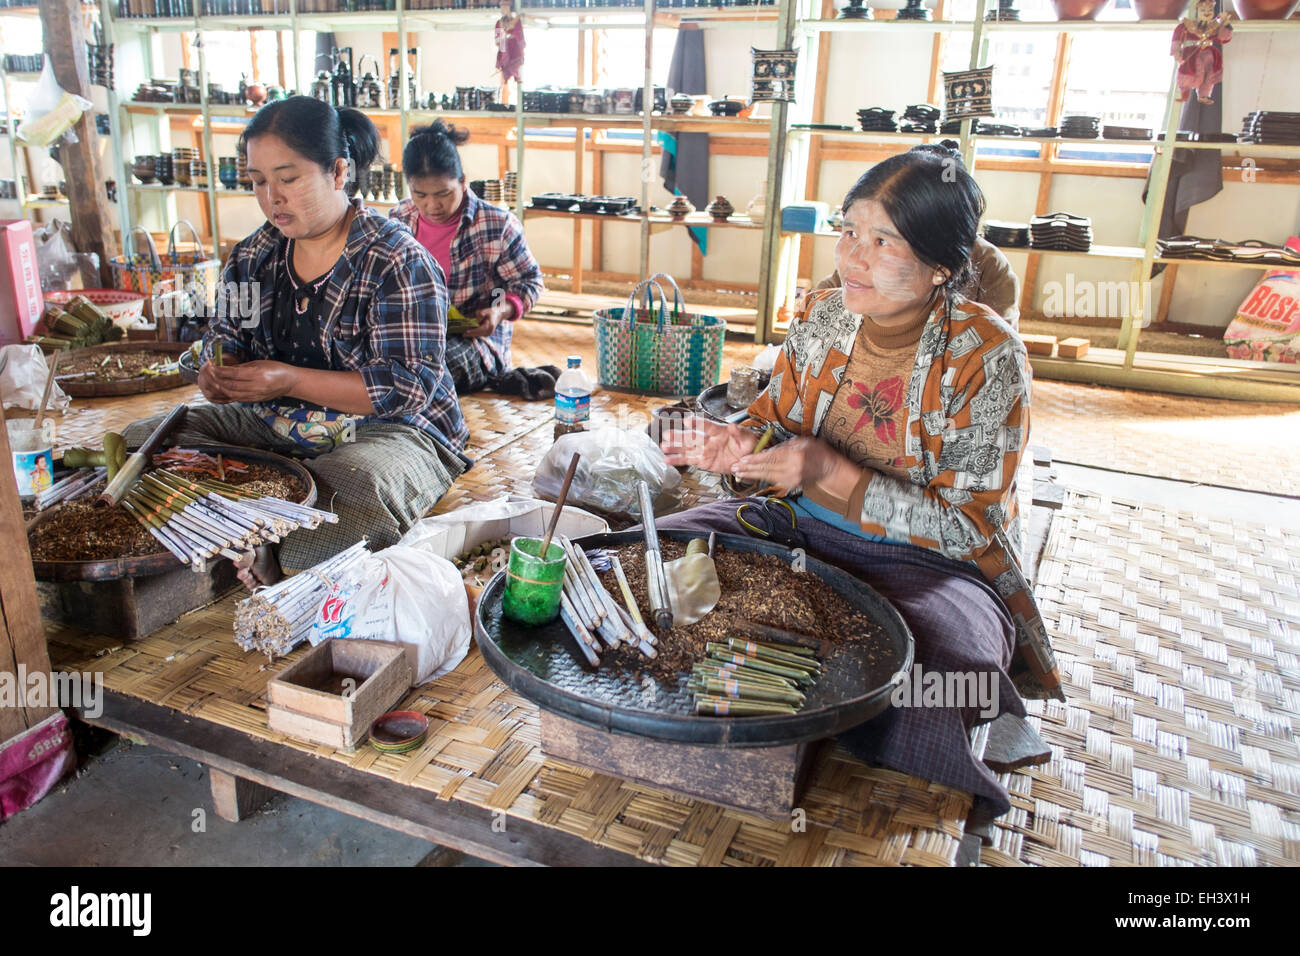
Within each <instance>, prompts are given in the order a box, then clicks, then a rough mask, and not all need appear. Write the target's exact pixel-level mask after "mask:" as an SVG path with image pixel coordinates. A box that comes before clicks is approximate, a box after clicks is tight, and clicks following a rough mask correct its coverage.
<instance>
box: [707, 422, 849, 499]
mask: <svg viewBox="0 0 1300 956" xmlns="http://www.w3.org/2000/svg"><path fill="white" fill-rule="evenodd" d="M731 473H732V474H733V475H735V476H736V477H737V478H739V479H741V480H742V481H757V482H759V483H760V484H761V485H764V486H775V487H777V488H782V489H784V490H785V491H787V492H788V491H793V490H794V489H795V488H805V487H810V486H812V485H818V486H819V487H821V488H823V489H825V490H826V491H827V492H829V493H830V494H832V495H835V496H836V497H838V498H842V499H847V498H848V497H849V496H850V495H851V494H852V493H853V489H854V487H855V486H856V485H857V483H858V479H859V478H860V477H861V475H862V470H861V469H860V468H859V467H858V466H857V465H855V464H853V462H851V461H849V460H848V459H847V458H845V457H844V456H843V455H841V454H840V453H839V452H837V451H835V450H834V449H833V448H831V447H830V445H827V444H826V443H825V442H824V441H822V440H821V439H819V438H809V437H807V436H801V437H799V438H792V439H790V440H789V441H785V442H782V443H781V444H779V445H777V446H776V447H775V448H769V449H767V450H766V451H761V452H759V453H758V454H757V455H744V456H743V457H741V458H740V460H739V461H737V462H736V463H735V465H734V466H733V467H732V469H731Z"/></svg>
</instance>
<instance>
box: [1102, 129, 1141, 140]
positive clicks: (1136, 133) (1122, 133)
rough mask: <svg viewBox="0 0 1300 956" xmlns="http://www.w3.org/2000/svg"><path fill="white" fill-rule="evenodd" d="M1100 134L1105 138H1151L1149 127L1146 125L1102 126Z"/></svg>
mask: <svg viewBox="0 0 1300 956" xmlns="http://www.w3.org/2000/svg"><path fill="white" fill-rule="evenodd" d="M1101 135H1102V136H1104V137H1105V138H1106V139H1145V140H1149V139H1150V138H1151V129H1150V127H1147V126H1103V127H1102V128H1101Z"/></svg>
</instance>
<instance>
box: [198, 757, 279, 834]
mask: <svg viewBox="0 0 1300 956" xmlns="http://www.w3.org/2000/svg"><path fill="white" fill-rule="evenodd" d="M208 778H209V780H210V782H211V785H212V809H213V811H215V813H216V814H217V816H219V817H221V819H223V820H227V821H229V822H231V823H238V822H239V821H240V820H243V819H244V818H246V817H249V816H252V815H253V813H255V812H256V811H257V810H259V809H261V807H262V806H264V805H265V804H266V802H267V801H268V800H270V799H271V798H272V797H273V796H275V791H274V790H272V789H271V788H270V787H264V786H262V785H261V784H260V783H254V782H253V781H252V780H245V779H244V778H242V777H236V776H232V775H231V774H228V773H226V772H225V771H224V770H217V769H215V768H213V767H209V768H208Z"/></svg>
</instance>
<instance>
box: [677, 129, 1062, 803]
mask: <svg viewBox="0 0 1300 956" xmlns="http://www.w3.org/2000/svg"><path fill="white" fill-rule="evenodd" d="M983 209H984V198H983V195H982V194H981V193H980V190H979V187H978V186H977V185H976V184H975V182H974V180H973V179H972V178H971V177H970V175H969V174H968V173H967V172H966V170H965V168H964V167H963V166H962V165H961V160H960V158H958V156H957V155H956V154H955V153H952V154H951V155H945V154H943V153H936V152H934V151H933V150H929V151H926V150H913V151H909V152H907V153H903V154H900V155H898V156H894V157H891V158H890V159H887V160H885V161H884V162H882V163H880V164H878V165H876V166H874V167H872V169H871V170H870V171H868V172H867V173H866V174H865V175H863V176H862V178H861V179H859V180H858V182H857V184H856V185H854V187H853V189H852V190H851V191H850V192H849V194H848V196H847V197H846V199H845V201H844V210H845V215H844V231H843V234H842V236H841V238H840V240H839V242H838V243H837V245H836V250H835V264H836V267H837V269H838V272H839V275H840V276H841V279H842V281H843V285H842V287H841V288H839V289H834V290H829V291H825V292H820V293H816V294H814V295H812V296H810V297H809V299H808V300H807V302H806V303H805V308H804V311H803V312H802V313H801V314H800V316H799V317H798V318H797V319H796V320H795V322H794V323H792V325H791V327H790V332H789V334H788V335H787V337H786V341H785V347H784V349H783V350H782V353H781V355H780V356H779V357H778V359H777V362H776V366H775V368H774V370H773V373H772V379H771V382H770V384H769V386H768V388H767V390H766V391H765V392H764V393H763V394H762V395H760V396H759V398H758V400H757V401H756V402H755V403H754V404H753V405H751V406H750V409H749V412H750V416H751V421H750V422H749V423H748V427H745V426H739V425H730V426H725V425H721V424H716V423H712V422H709V421H705V420H703V419H696V420H694V421H693V422H692V423H691V424H690V425H689V426H688V428H687V430H686V431H684V432H676V433H669V434H668V435H667V436H666V438H665V441H664V445H663V448H664V452H665V454H666V455H667V458H668V461H669V462H670V463H672V464H679V465H680V464H688V465H695V466H698V467H701V468H704V469H707V470H710V471H715V472H718V473H721V474H723V475H726V476H730V477H731V478H734V479H736V480H740V481H745V482H757V483H759V484H760V485H761V486H764V487H766V488H777V489H781V491H782V493H784V494H785V495H786V498H787V500H788V501H789V502H790V504H791V505H792V506H793V507H794V509H795V510H796V511H797V512H798V514H799V523H798V531H799V533H800V534H799V543H800V544H802V545H803V546H804V547H805V548H806V549H807V551H808V552H809V553H810V554H812V555H813V556H814V557H818V558H821V559H822V560H826V561H827V562H829V563H831V564H835V565H838V566H839V567H842V568H844V569H845V570H848V571H849V572H851V573H853V574H855V575H857V576H858V577H860V578H862V579H863V580H864V581H866V582H868V583H869V584H871V585H872V586H873V587H874V588H876V590H877V591H879V592H881V593H882V594H883V595H884V596H885V597H886V598H888V599H889V600H891V601H892V602H893V603H894V604H895V606H897V607H898V609H899V611H900V613H901V614H902V615H903V617H904V619H905V620H906V621H907V622H908V625H909V626H910V627H911V630H912V633H913V636H914V638H915V641H916V662H917V665H918V666H919V667H920V668H921V669H922V671H923V672H925V671H935V672H940V673H943V674H945V675H946V674H954V673H956V674H962V675H977V676H978V675H983V677H984V678H985V680H984V685H983V686H989V685H991V686H993V687H996V688H997V692H996V694H993V695H992V697H993V698H994V699H992V700H988V701H971V700H964V701H956V700H954V701H944V703H943V706H937V707H936V706H915V705H917V704H923V703H933V702H932V701H926V702H922V701H912V700H910V698H909V699H908V700H907V701H906V703H907V705H908V706H894V707H891V708H890V709H889V710H887V711H886V712H885V713H884V714H882V715H881V716H879V717H877V718H875V719H873V720H871V721H869V722H868V723H866V724H864V725H863V726H862V727H859V728H856V729H855V730H854V731H851V732H850V733H849V734H846V735H844V737H843V738H842V740H843V742H844V743H845V744H846V745H848V746H849V747H850V749H851V750H853V751H854V752H855V753H858V754H859V755H860V756H862V757H863V758H864V759H868V760H872V761H873V762H877V763H881V764H884V765H886V766H890V767H894V768H895V769H898V770H902V771H904V772H907V773H911V774H915V775H917V776H921V777H925V778H927V779H931V780H935V781H938V782H940V783H945V784H948V785H951V786H954V787H958V788H960V789H963V790H966V791H967V792H969V793H972V794H974V795H975V796H976V798H977V801H979V802H981V803H982V805H983V808H984V809H985V810H986V811H987V812H989V813H991V814H994V815H996V814H998V813H1000V812H1004V811H1005V810H1006V809H1007V808H1008V807H1009V805H1010V804H1009V801H1008V798H1007V794H1006V792H1005V790H1004V789H1003V788H1002V786H1001V785H1000V784H999V783H998V781H997V779H996V778H995V777H994V776H993V774H992V773H991V772H990V771H989V770H988V768H987V767H985V766H984V765H983V764H982V763H981V762H980V761H978V760H977V759H976V758H975V757H974V756H973V754H972V753H971V750H970V744H969V733H970V728H971V727H972V726H973V725H974V724H976V723H979V722H981V721H985V720H989V719H991V718H992V717H993V716H996V715H997V714H1000V713H1003V712H1009V713H1013V714H1016V715H1018V716H1023V715H1024V712H1025V711H1024V705H1023V702H1022V700H1021V698H1020V695H1019V693H1018V692H1017V688H1019V689H1020V690H1021V691H1023V692H1024V693H1026V694H1028V695H1031V696H1037V697H1046V696H1054V697H1058V698H1059V697H1060V696H1061V695H1060V689H1059V686H1060V682H1059V678H1058V676H1057V673H1056V667H1055V663H1054V661H1053V657H1052V652H1051V648H1050V646H1049V644H1048V640H1047V635H1046V631H1045V630H1044V627H1043V622H1042V619H1041V617H1040V616H1039V614H1038V611H1037V609H1036V607H1035V605H1034V601H1033V598H1032V596H1031V594H1030V592H1029V588H1028V585H1027V582H1026V580H1025V577H1024V575H1023V573H1022V572H1021V569H1020V564H1019V556H1018V551H1019V521H1018V515H1017V503H1016V470H1017V467H1018V466H1019V464H1020V460H1021V457H1022V455H1023V454H1024V451H1025V448H1026V447H1027V442H1028V437H1029V396H1030V380H1029V373H1028V370H1027V368H1026V364H1025V348H1024V345H1023V344H1022V343H1021V342H1020V340H1019V338H1018V337H1017V336H1016V334H1015V333H1014V332H1013V331H1012V330H1011V328H1010V327H1009V326H1008V325H1007V324H1006V323H1005V322H1004V321H1003V320H1002V319H1001V318H1000V317H998V316H997V315H996V314H995V313H993V312H992V311H991V310H989V309H988V308H986V307H985V306H982V305H977V304H975V303H971V302H967V301H966V300H965V299H963V298H962V297H961V295H960V291H959V290H960V289H961V288H962V285H963V283H964V282H965V281H966V279H967V278H968V275H969V269H970V250H971V247H972V245H973V244H974V242H975V235H976V228H977V226H978V223H979V218H980V215H981V214H982V212H983ZM768 424H771V425H774V426H775V431H776V435H777V437H778V439H781V440H780V441H779V443H778V444H777V445H776V446H775V447H773V448H770V449H769V450H767V451H763V452H760V453H758V454H753V453H752V449H753V447H754V442H755V433H756V432H757V431H758V430H760V429H761V428H763V427H766V426H767V425H768ZM753 500H754V502H755V504H756V505H758V506H760V507H762V506H763V503H762V501H761V500H760V499H753ZM737 504H738V503H737V502H736V501H734V500H733V501H725V502H716V503H713V504H709V505H704V506H702V507H700V508H695V509H692V510H690V511H687V512H683V513H682V514H680V515H673V516H670V517H667V518H664V519H661V520H660V521H659V527H660V528H664V529H670V528H694V529H699V530H718V531H731V532H735V531H737V530H738V528H737V525H736V518H735V511H736V507H737ZM1017 647H1018V648H1019V650H1020V660H1019V661H1018V662H1017V664H1018V667H1016V668H1013V666H1012V665H1013V656H1014V655H1013V651H1014V650H1015V649H1016V648H1017ZM1013 669H1014V670H1016V671H1017V674H1016V677H1015V679H1014V681H1013V679H1012V677H1011V673H1012V671H1013ZM987 678H992V680H988V679H987ZM944 683H945V686H955V682H952V681H949V680H947V679H945V682H944ZM967 686H975V685H974V684H969V683H968V685H967Z"/></svg>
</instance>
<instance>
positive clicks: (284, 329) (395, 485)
mask: <svg viewBox="0 0 1300 956" xmlns="http://www.w3.org/2000/svg"><path fill="white" fill-rule="evenodd" d="M376 144H377V133H376V130H375V127H374V125H373V124H372V123H371V122H370V120H368V119H367V118H366V117H365V116H364V115H363V114H362V113H360V112H359V111H357V110H350V109H342V110H337V111H336V110H335V109H334V108H333V107H331V106H329V105H328V104H325V103H321V102H320V101H318V100H315V99H312V98H310V97H306V96H293V97H290V98H288V99H286V100H281V101H278V102H275V103H271V104H269V105H267V106H265V107H263V108H262V109H261V110H259V111H258V113H257V114H256V115H255V116H254V117H253V119H252V121H251V122H250V123H249V124H248V127H247V128H246V130H245V132H244V135H243V138H242V141H241V148H242V149H243V150H244V151H245V152H246V154H247V157H248V172H249V175H250V176H251V177H252V180H253V188H254V192H255V194H256V196H257V200H258V203H259V204H260V206H261V208H262V212H263V214H264V215H265V216H266V218H267V222H266V223H265V224H264V225H263V226H262V227H261V228H259V229H258V230H257V231H256V232H254V233H252V234H251V235H249V236H247V237H246V238H244V239H243V240H241V241H240V242H239V243H238V244H237V245H236V246H235V248H234V250H233V251H232V252H231V254H230V257H229V259H228V260H227V261H226V265H225V269H224V271H223V273H222V277H221V284H220V294H221V297H220V298H219V299H218V309H217V316H216V318H214V319H213V321H212V323H211V326H210V328H209V330H208V333H207V335H206V336H205V338H204V343H203V351H202V364H201V369H200V372H199V388H200V389H201V390H202V392H203V394H204V396H205V397H206V398H207V399H208V401H209V402H211V403H212V404H211V405H203V406H197V407H195V408H192V409H190V412H189V415H188V417H187V419H186V422H185V424H184V426H183V427H182V429H181V430H180V431H179V432H177V433H176V435H175V436H174V439H175V443H176V444H179V445H185V444H192V443H200V442H205V441H206V442H218V443H225V444H231V445H246V446H253V447H258V448H266V449H268V450H270V451H273V452H278V453H281V454H301V455H306V456H309V460H308V461H307V462H306V467H307V469H308V470H309V471H311V473H312V475H313V477H314V479H315V481H316V485H317V489H318V492H319V501H320V504H321V507H322V508H328V509H330V510H332V511H335V512H337V514H338V516H339V521H338V523H337V524H327V525H322V526H321V527H320V528H319V529H317V530H313V531H296V532H294V533H293V534H291V535H290V536H289V537H288V538H286V539H285V541H284V542H283V543H282V544H281V545H280V549H279V554H278V563H277V560H276V557H277V556H275V555H273V554H271V553H270V551H268V550H267V549H265V548H260V549H259V553H258V555H257V558H256V560H255V561H254V562H252V564H251V566H250V567H248V568H246V569H245V571H244V574H243V575H242V576H243V578H244V579H245V583H246V584H248V585H249V586H250V587H251V586H253V585H254V584H257V583H263V584H265V583H271V582H273V581H274V580H276V579H277V578H278V577H279V575H280V567H281V566H283V567H285V568H293V569H304V568H309V567H312V566H313V565H315V564H317V563H319V562H320V561H322V560H324V559H325V558H328V557H329V556H331V555H333V554H335V553H337V552H339V551H341V550H343V549H344V548H346V547H348V546H350V545H352V544H353V543H355V542H356V541H357V540H359V539H360V538H361V537H362V536H366V537H368V538H369V539H370V542H371V544H372V546H373V547H376V548H383V547H387V546H388V545H391V544H393V543H395V542H396V541H397V539H398V538H399V537H400V536H401V535H402V534H403V533H404V532H405V531H406V529H407V528H408V527H409V526H410V525H411V523H412V522H413V521H415V520H416V519H418V518H420V517H421V516H422V515H423V514H424V513H425V512H427V511H428V510H429V508H431V507H432V506H433V504H434V503H435V502H436V501H437V500H438V499H439V498H441V497H442V496H443V494H444V493H446V491H447V489H448V488H450V487H451V483H452V481H453V480H455V478H456V476H457V475H459V474H460V473H461V472H463V471H464V470H465V469H466V468H467V467H468V466H469V464H470V462H469V459H467V458H465V456H464V455H463V454H462V453H461V450H462V449H463V448H464V445H465V440H466V438H467V437H468V435H469V431H468V429H467V428H466V426H465V420H464V418H463V417H462V415H461V411H460V404H459V402H458V400H457V398H456V393H455V390H454V388H453V385H452V380H451V376H450V374H449V373H448V372H447V368H446V365H445V364H444V362H443V349H444V340H445V333H446V319H447V291H446V288H445V286H444V285H443V282H442V277H441V276H440V275H439V273H438V270H437V268H436V267H435V266H434V264H433V261H432V260H431V259H430V258H429V256H428V255H427V254H426V253H425V251H424V249H423V248H421V246H420V244H419V243H417V242H416V241H415V240H414V239H413V238H412V237H411V235H410V233H409V232H408V231H407V230H405V229H403V228H402V227H401V226H400V225H398V224H397V223H395V222H392V221H390V220H388V219H386V218H385V217H383V216H381V215H379V214H378V213H376V212H374V211H372V210H370V209H367V208H366V207H365V206H364V205H363V204H362V203H361V202H360V201H357V200H352V199H349V195H350V193H351V192H352V191H353V188H354V187H353V184H354V182H355V175H354V171H355V169H356V168H358V167H365V166H367V165H368V164H369V163H370V162H371V161H372V160H373V159H374V158H375V153H376ZM237 300H240V301H237ZM242 302H246V303H248V304H249V305H251V314H248V315H245V314H241V313H242V311H243V310H244V306H243V305H242V304H241V303H242ZM152 424H153V422H137V423H136V424H135V425H132V426H131V427H130V428H129V429H128V430H127V432H126V438H127V441H128V442H129V443H131V444H138V443H139V441H140V440H141V439H142V438H143V437H144V436H147V435H148V434H149V432H150V430H151V426H152Z"/></svg>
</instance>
